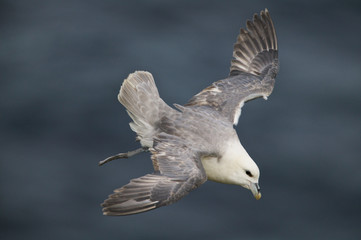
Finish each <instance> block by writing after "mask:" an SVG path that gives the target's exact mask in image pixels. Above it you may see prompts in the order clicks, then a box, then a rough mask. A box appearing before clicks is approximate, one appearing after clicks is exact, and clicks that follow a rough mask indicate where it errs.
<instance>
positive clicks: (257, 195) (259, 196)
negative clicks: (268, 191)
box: [254, 192, 262, 200]
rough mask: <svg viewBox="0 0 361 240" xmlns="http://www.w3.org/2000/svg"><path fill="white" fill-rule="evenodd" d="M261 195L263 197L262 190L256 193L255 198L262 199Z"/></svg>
mask: <svg viewBox="0 0 361 240" xmlns="http://www.w3.org/2000/svg"><path fill="white" fill-rule="evenodd" d="M261 197H262V194H261V193H260V192H259V193H256V194H255V195H254V198H255V199H256V200H260V199H261Z"/></svg>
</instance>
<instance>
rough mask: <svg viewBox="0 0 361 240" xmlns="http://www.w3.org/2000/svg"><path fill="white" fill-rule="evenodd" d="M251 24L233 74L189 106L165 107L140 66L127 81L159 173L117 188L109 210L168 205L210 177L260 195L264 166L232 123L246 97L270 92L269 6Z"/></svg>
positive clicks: (129, 104)
mask: <svg viewBox="0 0 361 240" xmlns="http://www.w3.org/2000/svg"><path fill="white" fill-rule="evenodd" d="M247 28H248V31H245V30H243V29H242V30H241V33H240V35H239V37H238V40H237V43H236V44H235V47H234V52H233V56H234V60H232V64H231V72H230V76H229V77H227V78H225V79H223V80H220V81H217V82H215V83H213V84H212V85H211V86H209V87H208V88H206V89H204V90H203V91H201V92H200V93H199V94H197V95H195V96H194V97H193V98H192V99H191V100H190V101H189V102H188V103H187V104H185V105H184V106H180V105H175V107H176V109H174V108H171V107H170V106H168V105H167V104H166V103H165V102H164V101H163V100H162V99H161V98H160V96H159V93H158V90H157V87H156V85H155V83H154V79H153V76H152V75H151V74H150V73H148V72H145V71H136V72H135V73H132V74H130V75H129V77H128V78H127V79H126V80H125V81H124V82H123V84H122V87H121V89H120V92H119V95H118V99H119V101H120V102H121V103H122V104H123V105H124V106H125V107H126V109H127V112H128V114H129V115H130V117H131V118H132V120H133V122H131V123H130V127H131V129H132V130H133V131H134V132H136V133H137V139H138V140H140V143H141V146H142V148H143V149H145V150H149V151H150V152H151V154H152V157H151V158H152V161H153V166H154V173H153V174H148V175H145V176H143V177H140V178H137V179H133V180H131V182H130V183H129V184H127V185H125V186H123V187H122V188H119V189H116V190H115V191H114V194H112V195H110V196H109V198H108V199H107V200H105V202H104V203H103V204H102V206H103V207H104V208H103V212H104V214H105V215H129V214H134V213H140V212H144V211H148V210H151V209H154V208H157V207H161V206H164V205H169V204H171V203H173V202H175V201H177V200H179V199H180V198H182V197H183V196H185V195H186V194H188V193H189V192H190V191H191V190H193V189H195V188H197V187H199V186H200V185H201V184H203V183H204V182H205V181H206V180H207V179H208V180H212V181H216V182H220V183H226V184H236V185H240V186H243V187H245V188H248V189H250V190H251V191H252V193H253V194H254V196H255V197H256V198H257V199H259V198H260V196H261V195H260V192H259V185H258V179H259V169H258V167H257V165H256V164H255V162H254V161H253V160H252V159H251V157H250V156H249V155H248V153H247V152H246V150H245V149H244V148H243V146H242V145H241V143H240V141H239V138H238V136H237V133H236V131H235V129H234V128H233V125H236V124H237V123H238V118H239V116H240V112H241V107H242V106H243V104H244V103H245V102H247V101H249V100H251V99H254V98H258V97H264V98H267V97H268V96H269V95H270V94H271V92H272V89H273V85H274V78H275V76H276V74H277V70H278V59H277V39H276V35H275V31H274V27H273V23H272V21H271V18H270V16H269V13H268V11H267V10H266V11H265V12H263V11H262V12H261V16H260V17H259V16H258V15H255V16H254V20H253V22H247ZM112 158H114V157H112Z"/></svg>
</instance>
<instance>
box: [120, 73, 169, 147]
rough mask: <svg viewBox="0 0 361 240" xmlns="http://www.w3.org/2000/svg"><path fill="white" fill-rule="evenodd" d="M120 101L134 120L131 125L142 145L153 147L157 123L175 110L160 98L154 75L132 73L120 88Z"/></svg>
mask: <svg viewBox="0 0 361 240" xmlns="http://www.w3.org/2000/svg"><path fill="white" fill-rule="evenodd" d="M118 100H119V102H120V103H121V104H123V106H124V107H125V108H126V109H127V112H128V114H129V116H130V117H131V118H132V120H133V122H131V123H130V124H129V125H130V128H131V129H132V130H133V131H134V132H136V133H137V139H138V140H140V143H141V145H142V146H143V147H152V146H153V137H154V135H155V133H156V131H157V122H159V120H160V119H161V118H162V117H163V115H164V114H165V113H166V112H167V111H172V110H173V109H172V108H171V107H169V106H168V105H167V104H166V103H165V102H164V101H163V100H162V99H161V98H160V97H159V93H158V89H157V87H156V85H155V83H154V79H153V76H152V74H151V73H149V72H145V71H136V72H134V73H131V74H130V75H129V76H128V78H127V79H125V80H124V82H123V84H122V86H121V88H120V92H119V94H118Z"/></svg>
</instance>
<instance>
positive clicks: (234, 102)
mask: <svg viewBox="0 0 361 240" xmlns="http://www.w3.org/2000/svg"><path fill="white" fill-rule="evenodd" d="M233 58H234V59H233V60H232V62H231V69H230V74H229V76H228V78H226V79H223V80H219V81H217V82H214V83H213V84H212V85H211V86H209V87H207V88H205V89H204V90H202V91H201V92H200V93H198V94H197V95H195V96H193V97H192V98H191V99H190V100H189V102H188V103H187V104H186V106H194V107H203V106H205V107H210V108H211V109H213V110H216V111H218V112H220V113H221V115H223V116H224V117H226V118H227V119H228V120H229V121H230V122H232V123H233V124H234V125H237V123H238V119H239V116H240V114H241V108H242V106H243V105H244V103H245V102H247V101H250V100H252V99H255V98H259V97H263V98H264V99H267V97H268V96H269V95H270V94H271V93H272V90H273V86H274V83H275V78H276V75H277V72H278V68H279V64H278V47H277V37H276V32H275V29H274V26H273V23H272V20H271V17H270V14H269V12H268V10H267V9H266V10H265V11H261V13H260V15H257V14H255V15H254V17H253V21H252V22H251V21H248V22H247V30H245V29H241V30H240V34H239V35H238V38H237V42H236V43H235V45H234V49H233Z"/></svg>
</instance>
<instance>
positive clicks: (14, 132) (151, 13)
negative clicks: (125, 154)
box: [0, 0, 361, 239]
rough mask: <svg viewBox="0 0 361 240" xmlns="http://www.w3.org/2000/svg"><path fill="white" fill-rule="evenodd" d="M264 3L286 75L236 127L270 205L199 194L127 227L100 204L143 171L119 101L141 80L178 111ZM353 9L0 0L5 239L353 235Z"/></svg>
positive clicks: (356, 202)
mask: <svg viewBox="0 0 361 240" xmlns="http://www.w3.org/2000/svg"><path fill="white" fill-rule="evenodd" d="M265 7H267V8H268V9H269V10H270V12H271V15H272V17H273V21H274V23H275V26H276V30H277V34H278V40H279V49H280V50H279V57H280V63H281V69H280V73H279V75H278V77H277V82H276V86H275V89H274V92H273V94H272V95H271V96H270V98H269V100H268V101H263V100H256V101H252V102H249V103H248V104H246V106H245V107H244V108H243V111H242V116H241V118H240V122H239V125H238V126H237V131H238V133H239V136H240V139H241V141H242V143H243V145H244V146H245V148H246V149H247V150H248V152H249V154H250V155H251V156H252V157H253V159H254V160H255V161H256V162H257V163H258V165H259V167H260V169H261V179H260V183H261V187H262V193H263V198H262V199H261V200H260V201H256V200H255V199H254V198H253V197H252V195H251V193H250V192H249V191H248V190H245V189H243V188H241V187H238V186H229V185H222V184H218V183H213V182H207V183H206V184H204V185H203V186H202V187H201V188H199V189H198V190H196V191H194V192H192V194H190V195H189V196H187V197H186V198H184V199H182V200H181V201H180V202H178V203H176V204H174V205H172V206H168V207H164V208H160V209H158V210H156V211H151V212H148V213H144V214H140V215H134V216H128V217H105V216H102V213H101V208H100V206H99V204H100V203H101V202H102V201H103V200H104V199H105V198H106V197H107V195H108V194H110V193H111V192H112V191H113V189H115V188H118V187H121V186H122V185H124V184H126V183H127V182H128V181H129V179H131V178H135V177H139V176H141V175H143V174H146V173H149V172H151V171H152V165H151V161H150V160H149V155H148V154H142V155H139V156H137V157H134V158H132V159H128V160H122V161H117V162H113V163H111V164H108V165H106V166H104V167H98V166H97V163H98V161H99V160H102V159H104V158H105V157H108V156H109V155H112V154H115V153H118V152H122V151H127V150H131V149H135V148H136V147H138V145H137V143H135V142H134V137H135V135H134V133H133V132H131V130H130V129H129V127H128V122H129V121H130V119H129V117H128V116H127V114H126V112H125V110H124V108H123V107H122V106H121V104H120V103H118V101H117V99H116V96H117V93H118V91H119V87H120V84H121V83H122V81H123V79H124V78H126V77H127V75H128V74H129V73H131V72H133V71H134V70H148V71H150V72H152V73H153V75H154V78H155V80H156V83H157V85H158V87H159V91H160V94H161V96H162V97H163V98H164V100H165V101H166V102H167V103H169V104H172V103H180V104H184V103H186V101H187V100H188V99H189V98H190V97H191V96H192V95H194V94H195V93H197V92H198V91H200V90H201V89H202V88H204V87H206V86H208V85H209V84H210V83H211V82H213V81H215V80H218V79H221V78H223V77H225V76H227V75H228V69H229V62H230V59H231V54H232V46H233V43H234V41H235V40H236V36H237V33H238V31H239V28H240V27H241V26H242V27H244V26H245V21H246V20H247V19H250V18H251V17H252V15H253V13H255V12H259V11H260V10H262V9H264V8H265ZM360 23H361V4H360V2H359V1H356V0H355V1H335V2H333V1H282V0H279V1H272V3H271V2H270V1H257V2H256V1H247V2H244V1H193V0H188V1H177V2H176V1H131V0H129V1H115V0H113V1H111V0H107V1H95V0H92V1H80V0H77V1H45V0H43V1H41V0H38V1H14V0H8V1H0V33H1V40H0V99H1V101H0V110H1V116H0V131H1V136H0V141H1V145H0V146H1V149H0V150H1V151H0V154H1V155H0V156H1V162H0V164H1V166H0V187H1V189H0V204H1V205H0V221H1V224H0V228H1V230H0V238H1V239H206V238H207V239H306V238H309V239H360V238H361V174H360V169H361V144H360V143H361V120H360V119H361V94H360V90H361V57H360V54H361V47H360V43H361V27H360Z"/></svg>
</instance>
